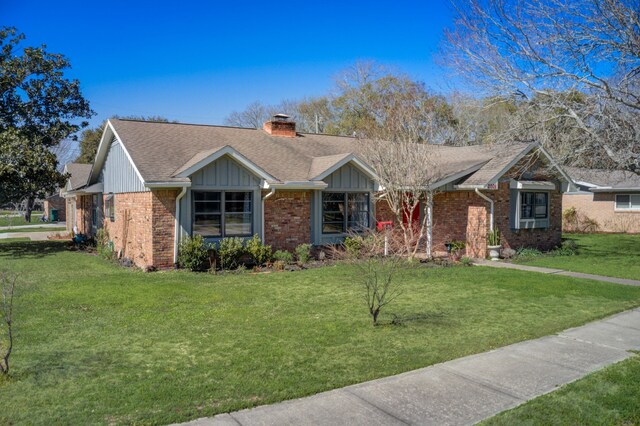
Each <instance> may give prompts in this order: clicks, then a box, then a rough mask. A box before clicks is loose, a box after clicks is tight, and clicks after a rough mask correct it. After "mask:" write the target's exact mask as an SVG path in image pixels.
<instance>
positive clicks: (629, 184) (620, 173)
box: [565, 167, 640, 189]
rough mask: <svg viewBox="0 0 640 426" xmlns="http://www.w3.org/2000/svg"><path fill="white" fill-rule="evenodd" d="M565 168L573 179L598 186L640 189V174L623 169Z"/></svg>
mask: <svg viewBox="0 0 640 426" xmlns="http://www.w3.org/2000/svg"><path fill="white" fill-rule="evenodd" d="M565 170H566V171H567V173H569V175H570V176H571V178H573V179H574V180H576V181H580V182H584V183H590V184H592V185H596V186H599V187H605V188H611V189H622V188H624V189H630V188H636V189H640V176H638V175H636V174H635V173H631V172H627V171H624V170H602V169H583V168H578V167H565Z"/></svg>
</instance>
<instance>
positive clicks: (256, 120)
mask: <svg viewBox="0 0 640 426" xmlns="http://www.w3.org/2000/svg"><path fill="white" fill-rule="evenodd" d="M270 115H271V114H270V112H269V107H267V106H266V105H264V104H262V103H261V102H259V101H255V102H252V103H250V104H249V105H247V107H246V108H245V109H244V110H243V111H233V112H232V113H231V114H229V116H228V117H227V118H226V119H225V120H224V122H225V124H227V125H229V126H236V127H247V128H255V129H261V128H262V125H263V124H264V122H265V121H267V120H268V119H269V117H270Z"/></svg>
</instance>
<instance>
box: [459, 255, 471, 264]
mask: <svg viewBox="0 0 640 426" xmlns="http://www.w3.org/2000/svg"><path fill="white" fill-rule="evenodd" d="M460 264H461V265H462V266H472V265H473V260H472V259H471V258H470V257H467V256H462V258H461V259H460Z"/></svg>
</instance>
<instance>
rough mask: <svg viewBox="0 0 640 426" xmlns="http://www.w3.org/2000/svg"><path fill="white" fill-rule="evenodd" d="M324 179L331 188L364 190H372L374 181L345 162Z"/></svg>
mask: <svg viewBox="0 0 640 426" xmlns="http://www.w3.org/2000/svg"><path fill="white" fill-rule="evenodd" d="M324 181H325V182H326V183H327V185H329V186H328V187H327V189H333V190H341V189H344V190H352V191H353V190H364V191H373V189H374V185H375V182H374V181H373V180H372V179H370V178H369V177H368V176H367V175H366V174H364V173H362V172H361V171H360V170H359V169H358V168H357V167H355V166H353V165H351V164H345V165H344V166H343V167H341V168H340V169H338V170H336V171H335V172H333V173H331V174H330V175H329V176H327V177H326V178H325V179H324Z"/></svg>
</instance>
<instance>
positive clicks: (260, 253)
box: [246, 234, 272, 266]
mask: <svg viewBox="0 0 640 426" xmlns="http://www.w3.org/2000/svg"><path fill="white" fill-rule="evenodd" d="M246 249H247V253H249V255H250V256H251V258H252V259H253V261H254V262H255V264H256V265H258V266H261V265H264V264H265V263H267V262H269V261H270V260H271V256H272V251H271V246H268V245H264V244H262V240H260V237H258V234H255V235H254V236H253V238H251V239H250V240H249V241H247V243H246Z"/></svg>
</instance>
